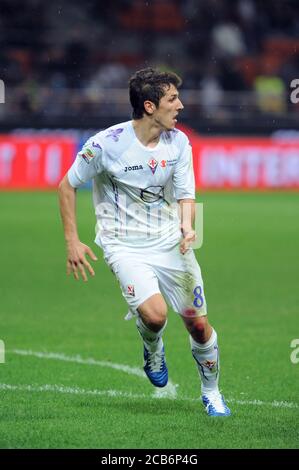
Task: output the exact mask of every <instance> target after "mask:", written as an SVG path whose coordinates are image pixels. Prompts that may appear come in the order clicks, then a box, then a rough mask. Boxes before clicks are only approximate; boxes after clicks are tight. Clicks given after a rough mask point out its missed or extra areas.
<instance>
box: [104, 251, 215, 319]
mask: <svg viewBox="0 0 299 470" xmlns="http://www.w3.org/2000/svg"><path fill="white" fill-rule="evenodd" d="M105 261H106V262H107V264H108V266H109V267H110V269H111V270H112V272H113V273H114V274H115V276H116V278H117V280H118V282H119V284H120V287H121V291H122V294H123V296H124V298H125V299H126V301H127V303H128V305H129V308H130V311H131V312H132V313H133V314H134V315H138V311H137V309H138V307H139V305H141V304H142V303H143V302H145V301H146V300H147V299H148V298H149V297H151V296H152V295H154V294H162V295H163V297H164V298H165V300H166V302H167V304H168V305H169V306H170V307H172V308H173V310H174V311H175V312H177V313H179V314H181V315H183V316H185V317H198V316H202V315H206V314H207V305H206V300H205V296H204V288H203V281H202V277H201V270H200V267H199V265H198V263H197V260H196V258H195V255H194V253H193V250H192V249H189V250H188V251H187V252H186V253H185V255H182V254H181V253H180V251H179V244H177V245H175V246H174V247H173V248H171V249H169V250H167V251H158V250H157V249H156V250H149V249H139V250H136V251H132V250H130V251H125V252H124V250H123V248H120V250H119V251H118V252H117V253H114V254H112V255H109V256H107V255H106V256H105Z"/></svg>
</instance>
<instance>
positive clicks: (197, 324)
mask: <svg viewBox="0 0 299 470" xmlns="http://www.w3.org/2000/svg"><path fill="white" fill-rule="evenodd" d="M207 326H208V321H207V319H206V317H198V318H194V319H193V320H192V321H191V322H190V323H189V325H188V330H189V332H190V334H191V335H192V336H200V335H203V334H204V333H205V331H206V328H207Z"/></svg>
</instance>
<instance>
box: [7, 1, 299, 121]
mask: <svg viewBox="0 0 299 470" xmlns="http://www.w3.org/2000/svg"><path fill="white" fill-rule="evenodd" d="M0 41H1V48H0V79H2V80H3V81H4V83H5V87H6V104H7V106H6V105H5V106H2V107H1V106H0V123H1V124H3V122H11V123H13V124H14V125H16V124H18V123H19V122H21V121H23V123H24V125H25V121H26V120H28V119H36V120H38V121H39V122H41V123H43V122H44V123H46V124H48V123H49V122H51V119H52V120H57V118H59V119H62V121H63V120H64V121H65V120H67V118H72V119H74V118H75V119H76V116H81V119H82V120H84V119H85V118H86V117H93V118H97V117H101V116H104V115H105V116H106V117H107V116H111V118H113V119H116V118H119V119H121V118H124V119H125V118H126V117H127V115H128V112H129V110H130V108H129V106H128V97H127V81H128V78H129V77H130V75H131V74H132V73H133V72H134V71H135V70H136V69H139V68H142V67H145V66H149V65H151V66H159V67H160V68H163V69H166V68H167V69H171V70H174V71H175V72H177V73H178V74H179V75H181V76H182V78H183V80H184V91H183V92H184V96H183V97H184V100H185V103H186V104H187V105H188V106H187V107H186V110H185V111H184V113H185V116H186V117H187V118H188V117H189V118H194V117H196V118H199V119H200V118H202V119H207V120H211V119H214V120H218V121H220V122H221V121H222V122H224V121H229V120H230V119H235V120H237V121H238V122H240V121H241V120H242V118H245V117H246V119H248V116H250V115H251V116H252V119H253V120H255V121H256V119H257V116H262V117H263V119H264V122H265V117H269V119H272V118H275V119H278V120H280V123H283V120H284V119H288V120H289V119H292V120H293V121H292V122H295V121H297V120H298V111H299V108H298V107H297V106H294V105H292V104H291V103H290V99H289V95H290V82H291V81H292V80H293V79H294V78H299V2H298V1H297V0H152V1H143V0H121V1H115V0H114V1H111V2H102V1H97V0H87V1H85V2H82V0H72V1H66V0H65V1H63V2H62V1H58V0H52V1H51V2H45V1H42V0H26V1H23V0H1V4H0ZM62 121H60V122H62ZM56 122H57V121H56ZM75 124H76V123H75V122H74V123H73V125H75ZM81 124H82V123H81ZM18 125H20V124H18Z"/></svg>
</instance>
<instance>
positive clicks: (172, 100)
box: [153, 84, 184, 130]
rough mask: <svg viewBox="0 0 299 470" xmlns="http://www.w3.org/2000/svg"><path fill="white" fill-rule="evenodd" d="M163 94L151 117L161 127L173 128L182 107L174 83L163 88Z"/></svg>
mask: <svg viewBox="0 0 299 470" xmlns="http://www.w3.org/2000/svg"><path fill="white" fill-rule="evenodd" d="M165 91H166V93H165V95H164V96H163V97H162V98H161V99H160V102H159V107H158V108H156V109H155V111H154V113H153V117H154V120H155V122H156V123H157V124H158V125H159V126H161V128H162V129H165V130H171V129H174V127H175V125H176V123H177V116H178V114H179V112H180V111H181V110H182V109H184V106H183V104H182V102H181V100H180V99H179V93H178V90H177V89H176V87H175V86H174V85H172V84H171V85H170V87H169V88H168V87H167V88H165Z"/></svg>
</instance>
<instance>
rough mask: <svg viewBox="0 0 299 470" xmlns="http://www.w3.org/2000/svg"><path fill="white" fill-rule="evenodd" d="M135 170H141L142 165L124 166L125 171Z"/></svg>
mask: <svg viewBox="0 0 299 470" xmlns="http://www.w3.org/2000/svg"><path fill="white" fill-rule="evenodd" d="M136 170H143V166H142V165H132V166H126V167H125V173H126V172H127V171H136Z"/></svg>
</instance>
